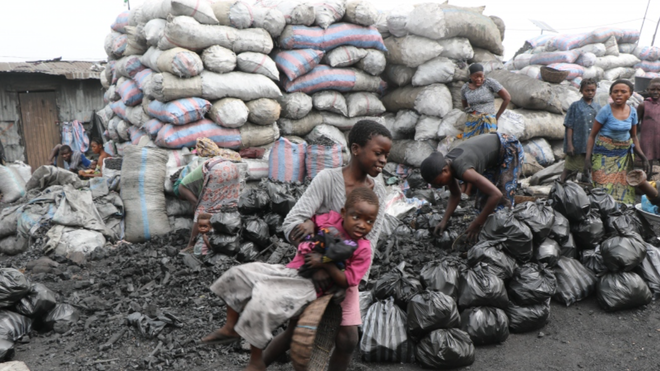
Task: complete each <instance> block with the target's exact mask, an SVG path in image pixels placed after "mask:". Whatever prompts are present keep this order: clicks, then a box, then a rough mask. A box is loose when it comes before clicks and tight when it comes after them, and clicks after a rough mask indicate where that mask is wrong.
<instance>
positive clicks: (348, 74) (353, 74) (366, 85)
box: [261, 0, 387, 181]
mask: <svg viewBox="0 0 660 371" xmlns="http://www.w3.org/2000/svg"><path fill="white" fill-rule="evenodd" d="M266 3H268V2H266ZM283 3H284V2H283ZM289 3H290V4H297V6H298V7H299V8H300V9H307V12H302V11H301V12H299V14H300V17H298V18H299V19H298V21H299V22H297V23H294V21H292V22H291V24H289V25H287V26H286V27H285V28H284V30H283V32H282V34H281V35H280V36H279V39H278V42H277V44H278V46H279V49H277V50H275V51H274V52H273V54H272V55H273V59H274V60H275V64H276V65H277V68H278V69H279V71H280V82H281V84H280V85H281V88H282V90H283V92H284V93H283V96H282V97H281V98H280V104H281V105H282V113H281V118H280V119H279V120H278V124H279V127H280V130H281V134H282V135H285V136H287V137H285V138H282V139H280V141H279V142H278V143H277V149H278V151H277V152H276V150H275V149H273V156H275V154H277V157H273V156H271V158H270V160H269V165H270V172H271V174H270V175H271V178H273V179H276V180H280V181H295V180H297V181H301V180H302V179H303V178H304V176H305V175H306V176H307V177H310V178H313V177H314V176H316V174H318V172H319V171H321V170H322V169H323V168H327V167H337V166H341V165H342V163H344V162H346V161H347V159H348V158H347V155H348V148H347V138H346V135H347V134H348V132H349V131H350V129H351V128H352V127H353V125H355V123H356V122H358V121H360V120H362V119H371V120H376V121H379V122H380V121H381V119H380V118H379V117H377V116H379V115H380V114H382V113H384V112H385V108H384V106H383V104H382V102H381V101H380V98H379V97H380V94H381V93H383V91H384V89H385V88H386V85H385V83H384V81H383V80H382V79H381V78H380V74H381V73H382V72H383V71H384V69H385V52H386V51H387V49H386V48H385V45H384V44H383V40H382V37H381V35H380V33H379V32H378V30H377V29H376V28H375V27H374V26H373V25H374V24H375V23H376V21H377V19H378V11H377V10H376V8H375V6H374V5H373V4H372V3H371V2H369V1H363V0H349V1H346V0H328V1H320V2H314V3H311V2H310V3H307V4H305V3H302V2H298V1H293V2H289ZM261 4H263V2H261ZM305 14H306V16H304V17H303V15H305ZM299 137H303V138H304V140H302V139H300V138H299ZM289 153H291V154H292V156H291V157H292V158H293V159H294V161H293V163H287V165H288V166H291V167H293V172H294V174H295V175H296V176H295V177H294V178H291V176H290V175H289V173H287V174H284V173H282V170H283V169H278V168H277V166H278V163H281V161H282V158H281V156H282V155H285V156H287V155H288V154H289ZM280 167H281V165H280Z"/></svg>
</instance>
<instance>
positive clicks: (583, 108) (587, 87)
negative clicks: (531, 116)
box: [561, 79, 601, 182]
mask: <svg viewBox="0 0 660 371" xmlns="http://www.w3.org/2000/svg"><path fill="white" fill-rule="evenodd" d="M597 87H598V86H597V83H596V80H594V79H584V80H582V82H581V83H580V93H582V99H580V100H579V101H577V102H574V103H573V104H571V106H570V108H569V109H568V112H567V113H566V117H565V118H564V126H565V127H566V132H565V134H564V153H566V162H565V164H564V172H563V173H562V174H561V181H562V182H564V181H566V178H568V177H569V175H570V176H572V175H573V174H575V173H577V172H579V171H582V169H584V157H585V153H587V138H589V133H590V132H591V127H592V126H593V124H594V120H595V119H596V115H597V114H598V111H600V109H601V106H600V104H598V103H596V102H594V97H595V96H596V89H597Z"/></svg>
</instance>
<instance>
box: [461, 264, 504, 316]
mask: <svg viewBox="0 0 660 371" xmlns="http://www.w3.org/2000/svg"><path fill="white" fill-rule="evenodd" d="M459 287H460V291H459V297H458V306H459V307H461V308H469V307H479V306H489V307H496V308H506V306H507V304H508V303H509V297H508V296H507V294H506V288H505V287H504V281H502V279H500V278H499V277H497V275H495V273H493V272H492V271H491V270H490V268H489V267H488V264H485V263H479V264H477V265H475V266H474V267H472V268H469V269H467V270H465V271H464V272H463V273H462V274H461V280H460V285H459Z"/></svg>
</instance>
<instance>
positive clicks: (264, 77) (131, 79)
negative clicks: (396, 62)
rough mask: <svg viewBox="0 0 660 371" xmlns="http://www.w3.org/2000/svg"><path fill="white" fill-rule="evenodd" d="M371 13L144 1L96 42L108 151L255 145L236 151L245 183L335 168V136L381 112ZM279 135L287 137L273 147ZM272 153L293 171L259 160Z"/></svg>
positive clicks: (339, 152)
mask: <svg viewBox="0 0 660 371" xmlns="http://www.w3.org/2000/svg"><path fill="white" fill-rule="evenodd" d="M377 16H378V12H377V10H376V9H375V7H374V6H373V5H372V4H371V3H369V2H367V1H362V0H351V1H345V0H336V1H334V0H333V1H326V2H319V3H314V4H312V3H308V2H303V1H295V0H294V1H279V0H271V1H235V0H228V1H217V2H214V3H213V4H210V3H203V4H198V2H197V1H194V0H151V1H147V2H145V3H144V4H143V5H142V6H140V7H137V8H134V9H131V10H130V11H127V12H124V13H122V14H120V15H119V16H118V17H117V19H116V21H115V23H114V24H113V25H112V32H111V33H110V34H109V35H108V36H107V38H106V42H105V47H106V52H107V54H108V60H109V62H108V64H107V67H106V69H105V71H104V72H105V73H102V74H101V75H102V83H103V86H104V87H105V88H106V89H107V91H106V94H105V100H106V103H107V105H106V107H105V108H104V109H103V110H101V111H100V112H99V113H98V115H99V117H100V119H101V121H102V122H103V124H104V125H105V127H106V129H107V131H106V132H105V136H106V138H107V139H110V142H108V144H107V145H106V150H107V151H108V152H109V153H111V154H117V155H120V156H121V155H123V153H124V150H125V147H126V146H128V145H129V144H133V145H136V146H138V147H144V146H153V145H155V146H158V147H161V148H165V149H169V150H176V149H182V148H189V147H193V146H194V145H195V140H196V139H198V138H202V137H206V138H210V139H211V140H212V141H213V142H215V143H216V144H217V145H218V146H219V147H220V148H228V149H234V150H238V149H248V148H255V147H256V148H257V150H255V151H247V152H244V153H245V155H246V157H249V158H252V160H248V161H246V163H247V164H248V176H249V179H251V180H259V179H261V178H263V177H264V176H265V175H267V172H264V169H267V168H270V169H271V171H272V173H271V174H270V175H271V178H273V179H276V180H283V181H295V180H302V179H304V176H305V174H306V173H307V174H308V175H310V176H311V177H313V176H314V175H315V174H316V173H317V172H318V171H320V170H322V169H323V168H325V167H336V166H341V164H342V163H343V161H344V160H346V154H347V149H346V147H347V146H346V138H345V135H344V134H343V133H342V131H343V132H346V131H348V130H350V128H351V127H352V126H353V125H354V123H355V122H357V121H358V120H360V119H361V118H364V117H372V116H375V115H379V114H381V113H383V112H384V108H383V107H382V103H381V102H380V100H379V98H378V96H377V95H376V94H375V93H380V92H382V91H383V89H384V88H385V84H384V82H383V81H382V80H381V79H380V77H379V74H380V73H381V72H382V71H383V70H384V68H385V56H384V53H385V52H386V48H385V46H384V44H383V42H382V38H381V36H380V34H379V33H378V31H377V30H376V29H375V28H374V27H371V26H372V25H373V24H375V22H376V20H377ZM275 44H278V45H279V49H274V48H273V47H274V45H275ZM346 55H349V57H346ZM342 93H345V95H343V94H342ZM312 107H314V108H315V110H312ZM313 129H315V130H314V131H313ZM280 134H284V135H287V136H295V137H293V138H283V139H281V140H279V141H277V142H276V140H277V139H278V138H280ZM299 137H305V139H306V140H307V141H308V142H310V144H312V146H311V148H307V147H306V144H307V143H306V142H305V141H304V140H302V139H300V138H299ZM275 142H276V143H277V144H278V146H277V147H276V148H275V149H272V147H273V145H274V144H275ZM271 149H272V151H273V153H279V154H280V155H281V156H286V157H287V158H289V156H291V155H292V158H293V162H292V163H287V166H290V167H292V168H294V171H293V172H291V171H288V172H286V171H284V170H283V169H278V166H273V164H272V163H273V161H271V164H270V165H268V161H269V158H270V156H269V155H270V152H271ZM307 154H309V156H307ZM307 157H309V159H308V160H307V161H306V158H307ZM283 158H284V157H282V158H276V159H275V163H278V162H280V163H284V162H283V161H284V160H283ZM306 162H307V163H306ZM182 165H185V164H181V165H179V166H182ZM280 167H281V166H280Z"/></svg>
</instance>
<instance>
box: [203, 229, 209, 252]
mask: <svg viewBox="0 0 660 371" xmlns="http://www.w3.org/2000/svg"><path fill="white" fill-rule="evenodd" d="M202 239H203V240H204V244H205V245H206V247H207V248H208V249H209V250H210V249H211V243H210V242H209V237H208V236H207V235H206V233H204V234H203V235H202Z"/></svg>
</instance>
